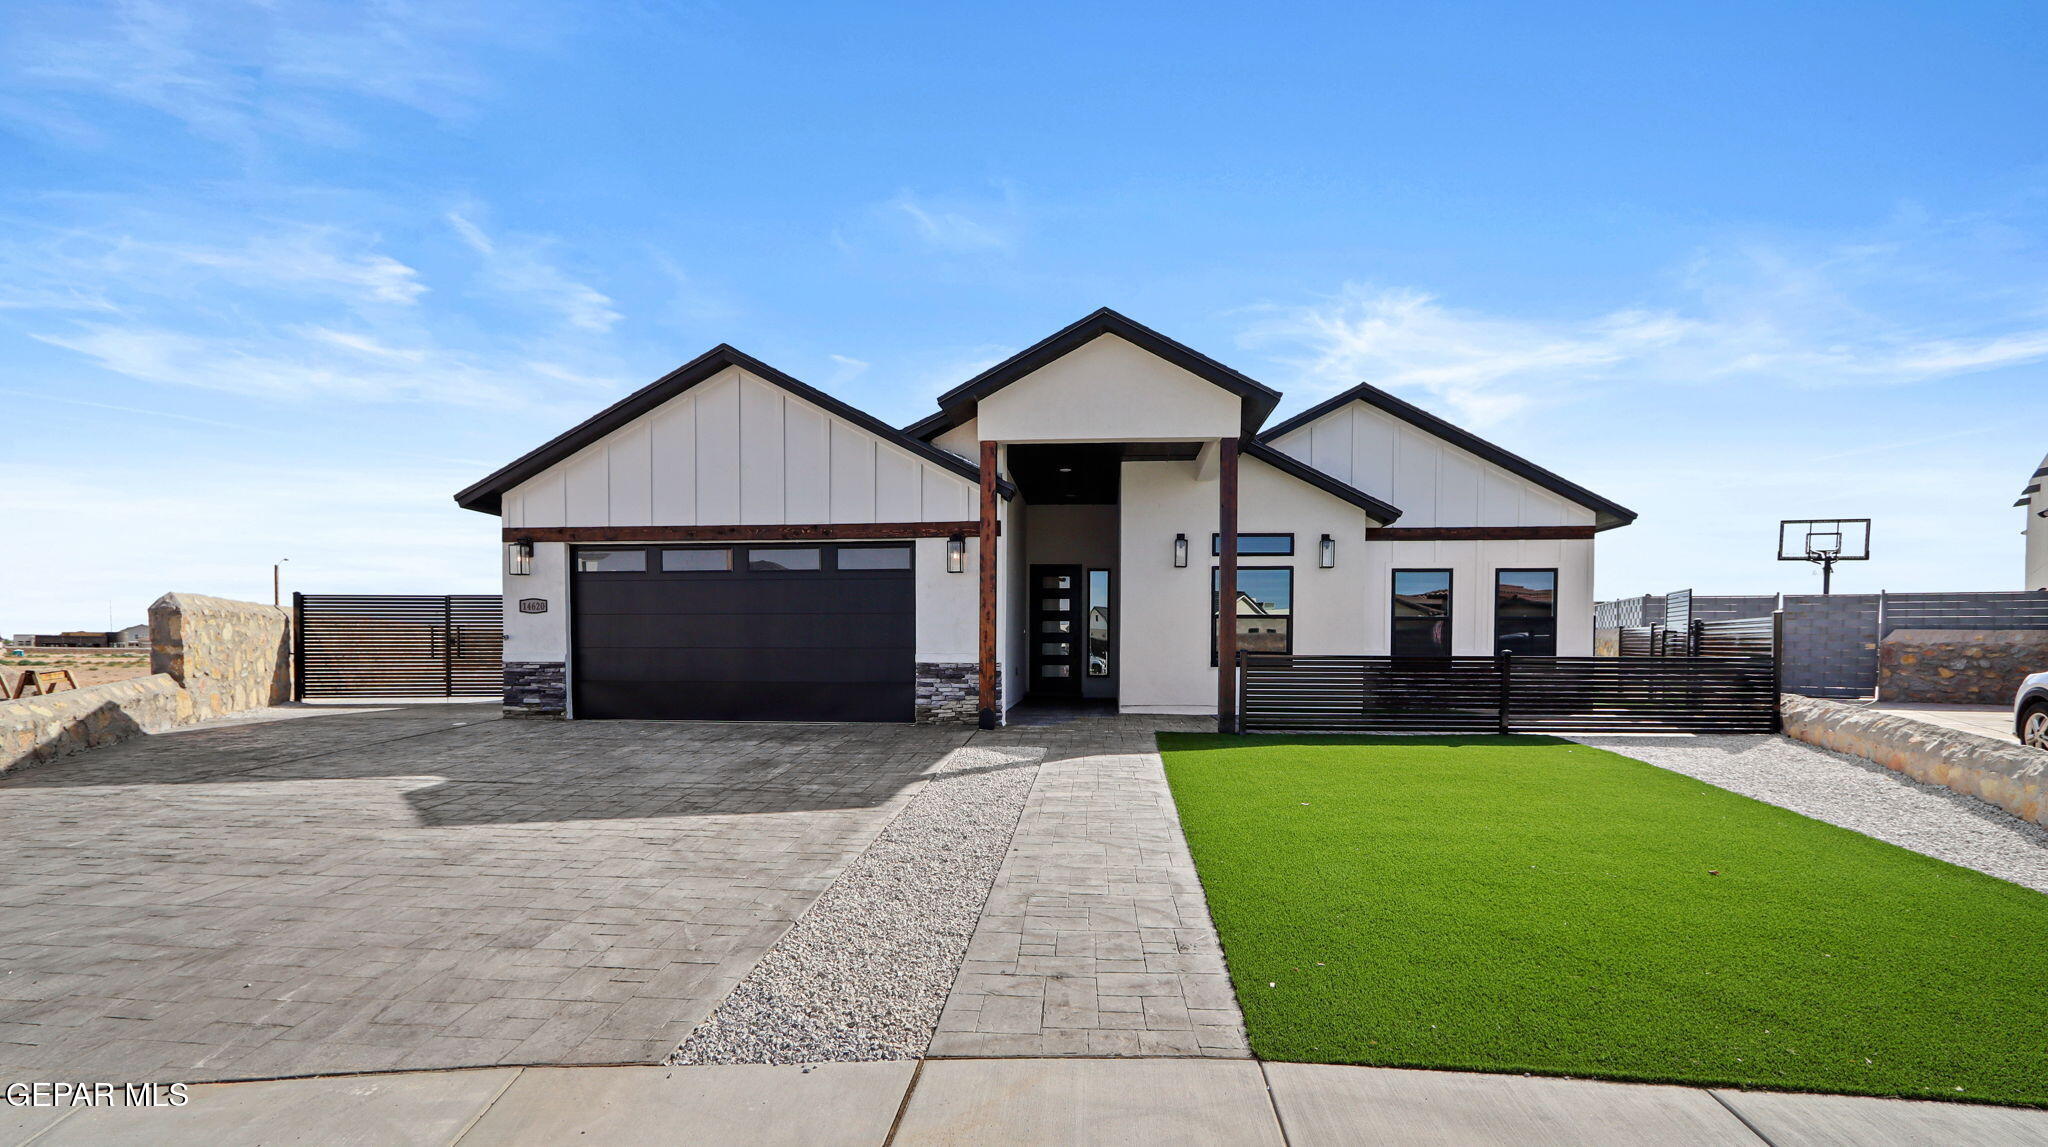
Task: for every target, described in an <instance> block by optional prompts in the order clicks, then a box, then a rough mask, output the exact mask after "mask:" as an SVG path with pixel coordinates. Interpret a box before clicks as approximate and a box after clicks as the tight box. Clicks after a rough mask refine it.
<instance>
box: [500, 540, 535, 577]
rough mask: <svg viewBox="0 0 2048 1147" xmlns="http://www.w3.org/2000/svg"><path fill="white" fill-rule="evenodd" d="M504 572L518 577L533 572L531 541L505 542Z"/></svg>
mask: <svg viewBox="0 0 2048 1147" xmlns="http://www.w3.org/2000/svg"><path fill="white" fill-rule="evenodd" d="M505 572H506V573H508V574H513V575H515V576H520V577H524V576H526V575H527V574H531V573H532V572H533V543H532V542H507V543H506V544H505Z"/></svg>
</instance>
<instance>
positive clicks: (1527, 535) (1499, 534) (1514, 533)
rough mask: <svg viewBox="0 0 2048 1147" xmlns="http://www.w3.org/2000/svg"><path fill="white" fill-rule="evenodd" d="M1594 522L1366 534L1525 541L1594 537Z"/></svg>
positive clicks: (1369, 533) (1390, 538)
mask: <svg viewBox="0 0 2048 1147" xmlns="http://www.w3.org/2000/svg"><path fill="white" fill-rule="evenodd" d="M1593 534H1594V528H1593V527H1592V526H1441V527H1439V526H1372V527H1370V528H1368V529H1367V530H1366V531H1365V536H1366V537H1367V538H1370V539H1372V540H1374V541H1381V542H1524V541H1539V540H1549V541H1557V540H1561V539H1570V538H1590V537H1592V536H1593Z"/></svg>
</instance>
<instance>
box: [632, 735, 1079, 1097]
mask: <svg viewBox="0 0 2048 1147" xmlns="http://www.w3.org/2000/svg"><path fill="white" fill-rule="evenodd" d="M1042 755H1043V750H1031V751H1006V750H1000V749H984V748H962V749H956V750H955V751H953V752H952V753H951V754H949V755H948V756H947V758H946V760H945V761H944V762H943V763H941V764H940V766H939V767H938V768H937V769H936V770H934V771H933V773H932V774H931V778H930V780H928V781H927V782H926V783H925V786H924V788H923V789H922V790H921V791H920V792H919V793H918V794H917V795H916V796H914V797H912V798H911V800H910V803H909V804H908V805H906V806H905V807H904V809H903V811H902V812H901V813H900V814H898V815H897V817H896V819H895V820H894V821H892V822H890V824H889V827H888V828H886V829H884V830H883V831H882V835H881V836H879V837H877V838H876V840H875V842H874V843H873V844H871V845H869V846H868V848H867V850H866V851H865V852H862V853H861V854H860V856H859V857H857V858H855V860H854V861H853V863H852V864H850V865H848V866H847V869H846V871H845V872H843V873H841V874H840V876H839V879H838V880H836V881H834V882H833V883H832V886H831V887H830V888H827V889H826V890H825V891H824V892H823V893H822V894H821V895H820V896H819V897H818V899H817V900H816V901H814V902H813V903H812V904H811V906H810V908H809V909H808V910H806V911H805V912H804V914H803V915H802V916H801V917H799V918H798V919H797V922H796V923H795V924H794V925H792V926H791V927H790V930H789V932H788V933H787V934H785V935H784V936H783V937H782V939H781V940H780V941H778V942H777V943H776V945H775V946H774V947H773V948H770V949H769V950H768V953H767V954H766V955H765V956H763V957H762V958H761V962H760V963H758V964H756V965H755V966H754V970H753V971H752V972H750V973H748V975H747V978H746V979H745V980H742V981H741V982H740V984H739V986H738V987H736V988H734V989H733V991H732V994H731V995H729V996H727V997H726V998H725V1001H724V1002H723V1003H721V1004H719V1005H718V1008H717V1010H715V1011H713V1012H712V1013H711V1016H710V1018H708V1019H706V1020H705V1021H704V1022H703V1023H702V1024H701V1025H699V1026H698V1028H697V1030H696V1031H694V1032H692V1033H690V1037H689V1038H688V1039H686V1040H684V1041H683V1044H682V1046H681V1047H679V1048H677V1049H676V1052H675V1054H674V1055H672V1056H670V1057H669V1060H668V1062H670V1063H672V1064H699V1063H769V1064H798V1063H828V1062H838V1063H848V1062H856V1061H861V1060H879V1059H916V1058H917V1057H919V1056H921V1055H923V1054H924V1052H925V1049H926V1048H927V1047H928V1046H930V1044H931V1039H932V1032H933V1030H934V1029H935V1028H937V1026H938V1022H939V1013H940V1011H941V1010H942V1009H943V1008H944V1007H945V1004H946V996H947V993H948V992H950V991H951V990H952V987H953V979H954V977H955V976H956V975H957V974H958V973H959V971H960V962H961V960H962V959H963V958H964V957H965V956H966V953H967V943H968V941H969V940H970V939H972V938H973V936H974V929H975V925H976V924H977V923H979V922H980V920H981V909H982V905H983V904H984V903H986V902H987V900H988V894H989V888H990V886H991V885H993V884H994V882H995V878H996V870H997V869H998V868H1000V867H1001V866H1002V862H1003V856H1004V855H1005V854H1006V853H1007V852H1008V851H1009V848H1010V837H1011V835H1012V834H1014V833H1015V832H1016V829H1017V820H1018V818H1019V817H1020V816H1021V815H1022V814H1023V811H1024V800H1025V798H1026V797H1027V796H1029V795H1030V792H1031V785H1032V782H1033V780H1034V779H1035V778H1036V777H1037V775H1038V759H1039V757H1040V756H1042Z"/></svg>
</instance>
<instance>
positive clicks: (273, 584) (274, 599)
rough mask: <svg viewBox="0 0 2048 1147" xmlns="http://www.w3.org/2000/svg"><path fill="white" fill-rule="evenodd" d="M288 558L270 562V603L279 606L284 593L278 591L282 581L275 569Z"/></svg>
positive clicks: (282, 602)
mask: <svg viewBox="0 0 2048 1147" xmlns="http://www.w3.org/2000/svg"><path fill="white" fill-rule="evenodd" d="M290 560H292V559H290V558H279V559H277V560H276V561H274V562H272V563H270V604H272V605H274V606H278V607H280V608H282V607H283V605H284V594H283V593H281V592H279V591H280V589H281V587H282V586H283V584H284V583H283V581H282V580H281V579H280V577H279V575H278V572H277V571H278V567H280V566H282V565H284V563H286V562H288V561H290Z"/></svg>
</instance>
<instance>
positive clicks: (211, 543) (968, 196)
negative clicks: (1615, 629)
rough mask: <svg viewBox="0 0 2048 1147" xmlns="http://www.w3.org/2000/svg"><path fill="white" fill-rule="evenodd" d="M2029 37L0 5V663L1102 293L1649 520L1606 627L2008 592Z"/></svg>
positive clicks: (1601, 11) (405, 571)
mask: <svg viewBox="0 0 2048 1147" xmlns="http://www.w3.org/2000/svg"><path fill="white" fill-rule="evenodd" d="M2044 11H2048V10H2044V9H2043V8H2042V7H2041V6H2040V5H2037V4H2025V3H2014V4H1983V3H1961V4H1957V3H1942V4H1924V5H1886V4H1870V3H1860V4H1800V5H1785V4H1780V3H1770V4H1741V3H1716V4H1698V5H1681V6H1670V5H1645V4H1639V3H1629V4H1566V3H1557V4H1544V5H1530V4H1523V3H1503V4H1452V5H1444V4H1331V5H1295V6H1281V7H1270V6H1247V5H1241V4H1233V5H1205V4H1188V3H1177V4H1171V5H1167V4H1159V5H1144V6H1138V5H1129V6H1102V5H1073V6H1063V5H1054V4H1032V5H1018V6H1014V7H1011V8H1008V9H996V8H991V7H987V6H973V5H969V6H961V5H928V6H927V5H907V4H906V5H891V6H887V7H886V8H883V7H877V6H861V5H837V4H834V5H779V4H753V5H738V6H720V5H716V4H681V5H667V4H659V3H653V2H645V0H643V2H641V3H622V4H603V5H586V4H563V5H548V4H537V3H524V2H519V0H499V2H494V3H490V4H476V5H463V4H445V5H444V4H436V5H413V4H407V3H335V4H306V3H298V2H294V0H276V2H272V3H217V4H216V3H177V4H174V3H152V2H136V3H122V4H107V5H99V4H91V3H75V4H73V3H67V4H23V3H15V4H8V5H0V440H4V441H5V443H6V451H7V464H6V465H5V466H4V468H0V472H4V473H5V475H6V480H5V482H4V483H0V631H5V632H15V631H26V630H38V629H41V630H47V629H53V628H60V627H61V628H73V627H83V626H97V625H101V624H103V623H104V622H105V620H106V618H107V616H108V614H109V610H110V608H111V612H112V616H113V619H114V621H115V623H116V624H128V623H130V622H131V621H134V620H139V619H140V617H141V616H142V611H143V609H144V607H145V606H146V605H147V604H148V602H149V601H150V600H151V599H153V598H154V597H155V596H156V595H157V594H159V593H162V592H164V591H166V590H173V589H176V590H187V591H197V592H211V593H219V594H224V595H228V596H239V597H256V598H260V597H262V596H263V595H264V594H267V593H268V591H269V586H268V584H267V583H268V581H269V572H270V571H269V566H270V563H271V562H272V561H273V560H275V559H278V558H285V557H288V558H290V559H291V563H290V564H289V565H288V566H287V567H286V570H287V583H288V585H287V588H288V589H289V588H291V587H293V586H296V587H298V588H303V589H308V590H328V591H412V592H445V591H490V590H494V589H495V587H496V584H497V580H496V561H497V552H496V547H495V546H494V545H493V538H494V530H495V527H496V525H497V522H496V519H493V518H486V517H484V516H481V515H477V514H471V513H466V512H463V511H458V510H456V509H455V508H454V506H453V503H452V502H451V501H450V500H449V495H450V494H451V493H452V492H453V491H454V490H456V489H458V488H460V487H461V486H463V485H466V484H467V483H469V482H471V481H473V480H474V479H476V478H477V477H480V476H481V475H483V474H484V473H487V472H488V471H490V470H491V469H493V468H495V467H496V466H497V465H499V464H501V463H503V462H505V461H508V460H509V459H511V458H512V457H514V456H516V455H518V454H519V453H522V452H524V451H525V450H527V449H529V448H531V447H532V446H534V445H536V444H538V443H539V442H540V441H542V440H544V439H546V438H548V437H550V436H552V435H553V434H555V433H557V432H559V431H560V430H562V429H563V428H565V427H566V426H568V425H570V424H571V423H572V422H574V421H576V420H579V419H581V418H582V417H584V416H586V415H587V414H589V413H590V412H592V411H594V410H596V409H598V408H600V407H601V406H603V405H605V404H607V403H609V402H610V401H612V400H614V399H616V398H617V397H619V396H620V395H621V394H623V393H625V392H627V391H629V390H631V389H633V388H635V387H637V386H639V385H641V384H643V383H645V382H646V381H648V380H650V379H652V378H654V377H656V376H657V375H659V374H661V373H662V372H664V371H666V370H667V369H669V368H671V367H673V366H674V365H676V364H677V363H680V362H682V361H684V360H686V359H688V358H691V357H693V356H694V355H696V354H697V353H699V352H700V351H702V350H704V349H705V348H707V347H709V346H711V345H713V344H715V343H718V342H721V341H728V342H731V343H733V344H735V345H737V346H739V347H741V348H742V349H744V350H747V351H749V352H750V353H752V354H755V355H757V356H759V357H761V358H763V359H765V360H767V361H769V362H771V363H774V364H775V365H777V366H779V367H781V368H782V369H784V370H787V371H789V372H790V373H792V374H794V375H796V376H797V377H799V378H802V379H804V380H806V381H808V382H811V383H813V384H814V385H818V386H821V387H823V388H825V389H827V390H829V391H831V392H833V393H835V394H837V395H839V396H840V397H843V398H845V399H847V400H848V401H850V402H853V403H855V404H856V405H859V406H862V407H865V408H866V409H868V410H871V411H873V412H874V413H875V414H877V415H879V416H881V417H883V418H886V419H889V420H891V421H895V422H898V423H902V422H907V421H910V420H911V419H914V418H916V417H918V416H920V415H922V414H924V413H927V412H928V411H929V410H930V403H931V399H932V397H933V396H934V395H935V394H937V393H938V392H939V391H941V390H943V389H945V388H946V387H948V386H950V385H952V384H954V383H957V382H959V381H961V380H963V379H965V378H966V377H968V376H969V375H971V374H973V373H974V372H975V371H976V370H978V369H979V368H980V367H981V366H983V365H986V364H987V363H989V362H992V361H994V360H996V359H999V358H1001V357H1003V356H1004V355H1006V354H1007V353H1009V352H1010V351H1013V350H1015V349H1018V348H1020V347H1022V346H1024V345H1027V344H1029V343H1031V342H1033V341H1035V340H1036V339H1038V338H1040V337H1042V336H1043V335H1045V334H1047V333H1049V332H1050V331H1052V330H1054V329H1056V328H1057V327H1059V326H1061V325H1063V324H1065V323H1067V322H1069V321H1071V320H1073V319H1075V318H1077V317H1079V316H1080V315H1082V314H1085V313H1086V312H1088V311H1089V310H1092V309H1094V308H1095V307H1098V306H1102V305H1109V306H1113V307H1116V308H1117V309H1119V310H1121V311H1124V312H1125V313H1127V314H1129V315H1131V316H1132V317H1134V318H1137V319H1138V320H1140V321H1142V322H1145V323H1148V324H1150V325H1152V326H1154V327H1156V328H1158V329H1160V330H1162V331H1164V332H1165V333H1167V334H1170V335H1172V336H1174V337H1177V338H1180V339H1182V340H1183V341H1186V342H1188V343H1191V344H1193V345H1194V346H1196V347H1198V348H1200V349H1202V350H1204V351H1207V352H1208V353H1210V354H1212V355H1214V356H1215V357H1217V358H1220V359H1222V360H1223V361H1225V362H1228V363H1230V364H1232V365H1233V366H1236V367H1238V368H1239V369H1241V370H1244V371H1245V372H1247V373H1249V374H1251V375H1253V376H1254V377H1257V378H1260V379H1262V380H1263V381H1265V382H1267V383H1269V384H1271V385H1273V386H1275V387H1277V388H1279V389H1281V390H1283V391H1285V392H1286V395H1287V398H1286V401H1285V403H1284V404H1283V405H1282V407H1281V410H1280V412H1279V413H1280V414H1282V415H1284V414H1286V413H1288V412H1291V411H1292V410H1296V409H1299V408H1300V407H1301V406H1304V405H1306V404H1308V403H1310V402H1313V401H1315V400H1316V399H1318V398H1320V397H1323V396H1326V395H1328V394H1330V393H1333V392H1334V391H1336V390H1338V389H1340V388H1342V387H1344V386H1347V385H1349V384H1351V383H1353V382H1355V381H1358V380H1360V379H1368V380H1371V381H1374V382H1376V383H1378V384H1380V385H1382V386H1387V387H1390V388H1391V389H1393V390H1395V391H1396V392H1398V393H1400V394H1402V395H1403V396H1405V397H1407V398H1409V399H1411V400H1413V401H1416V402H1418V403H1420V404H1422V405H1423V406H1425V407H1427V408H1429V409H1432V410H1435V411H1437V412H1439V413H1441V414H1443V415H1445V416H1446V417H1449V418H1452V419H1453V420H1454V421H1458V422H1461V423H1463V424H1465V425H1467V426H1468V427H1470V428H1471V429H1473V430H1475V431H1477V432H1479V433H1481V434H1484V435H1486V436H1488V437H1490V438H1493V439H1494V440H1495V441H1498V442H1500V443H1501V444H1502V445H1504V446H1507V447H1508V448H1510V449H1513V450H1516V451H1518V452H1520V453H1523V454H1525V455H1527V456H1528V457H1530V458H1533V459H1535V460H1536V461H1538V462H1540V463H1542V464H1544V465H1547V466H1549V467H1551V468H1552V469H1555V470H1558V471H1560V472H1562V473H1563V474H1565V475H1566V476H1568V477H1571V478H1573V479H1574V480H1577V481H1580V482H1582V483H1584V484H1586V485H1588V486H1591V487H1593V488H1595V489H1597V490H1599V491H1600V492H1602V493H1603V494H1606V495H1607V496H1609V497H1612V498H1614V499H1616V500H1617V501H1620V502H1622V503H1623V504H1625V505H1629V506H1631V507H1633V508H1635V509H1637V510H1638V511H1640V512H1641V514H1642V518H1641V520H1640V522H1639V523H1638V524H1637V525H1635V526H1633V527H1631V528H1628V529H1625V530H1620V531H1616V532H1613V533H1609V534H1606V535H1604V536H1603V541H1602V543H1601V550H1600V577H1599V590H1600V593H1601V594H1602V595H1603V596H1614V595H1620V594H1631V593H1641V592H1661V591H1664V590H1669V589H1676V588H1683V587H1687V586H1691V587H1695V588H1698V589H1700V590H1701V591H1703V592H1767V591H1771V590H1775V589H1784V590H1791V591H1805V590H1808V589H1810V588H1811V587H1812V585H1813V583H1814V582H1815V581H1816V580H1817V579H1815V578H1814V577H1813V576H1812V575H1811V574H1810V573H1809V572H1808V571H1807V570H1806V569H1804V567H1794V566H1781V565H1778V564H1776V563H1774V562H1772V561H1771V560H1770V558H1771V551H1772V545H1773V540H1774V523H1775V522H1776V520H1777V519H1778V518H1780V517H1794V516H1798V517H1804V516H1834V515H1842V516H1869V517H1873V518H1875V519H1877V523H1876V527H1875V530H1876V533H1875V546H1876V550H1877V560H1875V561H1872V562H1870V563H1868V564H1867V565H1863V566H1858V567H1845V569H1844V572H1843V573H1842V574H1841V575H1840V577H1839V578H1838V586H1839V587H1840V588H1844V589H1851V590H1862V589H1876V588H1880V587H1885V588H1892V589H2004V588H2016V587H2017V585H2018V579H2019V576H2020V538H2019V533H2018V531H2019V528H2020V525H2021V522H2020V518H2019V511H2017V510H2013V509H2011V508H2010V505H2011V502H2012V500H2013V498H2014V496H2015V495H2016V494H2017V493H2018V490H2019V488H2020V487H2021V486H2022V485H2023V484H2024V482H2025V479H2026V477H2027V475H2028V474H2029V473H2031V472H2032V469H2033V468H2034V466H2035V465H2037V464H2038V462H2039V460H2040V458H2041V455H2042V454H2043V452H2044V451H2048V421H2044V418H2043V413H2044V410H2048V381H2044V379H2048V259H2044V258H2043V256H2044V254H2048V251H2044V236H2048V164H2044V155H2043V151H2044V148H2043V143H2044V138H2048V135H2044V131H2043V128H2042V125H2043V124H2044V123H2048V107H2044V103H2048V99H2044V91H2048V86H2044V85H2043V84H2042V83H2041V81H2040V78H2041V76H2042V75H2044V74H2048V60H2044V56H2048V35H2044V33H2048V14H2044Z"/></svg>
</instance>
